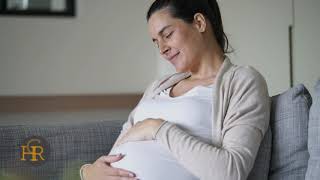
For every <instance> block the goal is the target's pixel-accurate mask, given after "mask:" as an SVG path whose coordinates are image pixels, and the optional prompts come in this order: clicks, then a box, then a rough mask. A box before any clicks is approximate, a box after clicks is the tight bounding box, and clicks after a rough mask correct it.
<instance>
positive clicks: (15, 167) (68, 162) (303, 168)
mask: <svg viewBox="0 0 320 180" xmlns="http://www.w3.org/2000/svg"><path fill="white" fill-rule="evenodd" d="M312 99H313V101H314V102H313V103H312ZM309 113H310V114H309ZM309 115H310V118H309ZM124 121H125V120H114V121H101V122H94V123H93V122H92V123H83V124H77V125H67V126H65V125H64V126H62V125H56V126H52V125H50V126H44V125H42V126H30V125H10V126H0V180H9V179H10V180H28V179H30V180H76V179H77V180H78V179H79V168H80V166H81V165H82V164H84V163H91V162H93V161H95V160H96V159H97V158H98V157H99V156H101V155H104V154H108V152H109V150H110V148H111V147H112V145H113V143H114V141H115V140H116V138H117V136H118V135H119V132H120V129H121V125H122V124H123V123H124ZM31 136H40V137H41V138H43V139H45V140H46V142H47V144H44V145H43V146H44V149H45V151H46V153H47V154H46V155H47V157H46V159H45V161H43V163H42V164H32V163H31V164H30V162H28V161H22V160H21V159H22V147H21V145H25V144H24V143H25V142H26V138H28V137H31ZM29 145H30V144H29ZM47 149H49V150H50V151H49V152H47ZM29 150H30V149H29ZM28 152H30V151H28ZM26 156H27V155H26ZM29 156H30V155H29ZM248 179H249V180H263V179H269V180H303V179H306V180H316V179H320V80H319V81H318V82H317V85H316V88H315V94H314V97H313V98H311V95H310V94H309V92H308V90H307V89H306V88H305V87H304V86H303V85H297V86H295V87H293V88H291V89H289V90H287V91H286V92H284V93H282V94H279V95H277V96H274V97H272V111H271V121H270V128H269V131H268V132H267V134H266V135H265V138H264V140H263V142H262V144H261V145H260V150H259V152H258V155H257V159H256V162H255V165H254V167H253V170H252V172H251V173H250V175H249V177H248Z"/></svg>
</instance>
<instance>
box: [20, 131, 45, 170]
mask: <svg viewBox="0 0 320 180" xmlns="http://www.w3.org/2000/svg"><path fill="white" fill-rule="evenodd" d="M20 147H21V149H20V150H21V159H20V160H21V161H27V162H29V163H31V164H32V165H40V164H42V163H44V162H45V161H46V160H47V158H48V156H49V152H50V148H49V144H48V143H47V141H46V140H45V139H44V138H42V137H39V136H32V137H29V138H27V139H25V140H24V143H23V145H21V146H20Z"/></svg>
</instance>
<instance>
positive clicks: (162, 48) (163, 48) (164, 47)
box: [159, 43, 170, 55]
mask: <svg viewBox="0 0 320 180" xmlns="http://www.w3.org/2000/svg"><path fill="white" fill-rule="evenodd" d="M169 49H170V48H169V47H168V46H167V45H165V44H164V43H160V44H159V50H160V54H161V55H163V54H166V53H167V52H168V51H169Z"/></svg>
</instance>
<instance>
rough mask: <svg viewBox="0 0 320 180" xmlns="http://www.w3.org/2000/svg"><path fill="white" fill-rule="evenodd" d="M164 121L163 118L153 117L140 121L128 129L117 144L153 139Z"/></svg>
mask: <svg viewBox="0 0 320 180" xmlns="http://www.w3.org/2000/svg"><path fill="white" fill-rule="evenodd" d="M163 122H164V120H163V119H152V118H148V119H145V120H143V121H139V122H137V123H136V124H135V125H134V126H132V127H131V128H130V129H129V130H128V132H127V133H126V134H125V135H124V136H123V137H122V138H121V139H120V140H119V141H118V142H117V144H116V145H115V146H119V145H121V144H123V143H126V142H132V141H147V140H152V139H153V137H154V135H155V133H156V131H157V130H158V129H159V128H160V126H161V124H162V123H163Z"/></svg>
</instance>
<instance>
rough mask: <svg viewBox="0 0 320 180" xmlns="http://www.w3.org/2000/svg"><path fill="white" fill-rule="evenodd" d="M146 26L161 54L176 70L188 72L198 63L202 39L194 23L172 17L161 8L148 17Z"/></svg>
mask: <svg viewBox="0 0 320 180" xmlns="http://www.w3.org/2000/svg"><path fill="white" fill-rule="evenodd" d="M148 27H149V32H150V34H151V37H152V41H153V42H154V43H155V44H156V46H157V47H158V49H159V51H160V54H161V56H162V57H163V58H164V59H166V60H168V61H169V62H170V63H171V64H172V65H173V66H174V67H175V69H176V71H177V72H188V71H190V70H191V69H192V68H194V66H195V65H196V64H197V63H199V62H198V61H199V59H200V56H201V49H202V47H203V40H202V36H201V32H200V31H199V29H198V28H196V26H195V25H194V24H189V23H186V22H185V21H183V20H182V19H178V18H174V17H172V16H171V14H170V12H169V10H168V9H162V10H159V11H156V12H155V13H154V14H153V15H152V16H151V17H150V19H149V21H148Z"/></svg>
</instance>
